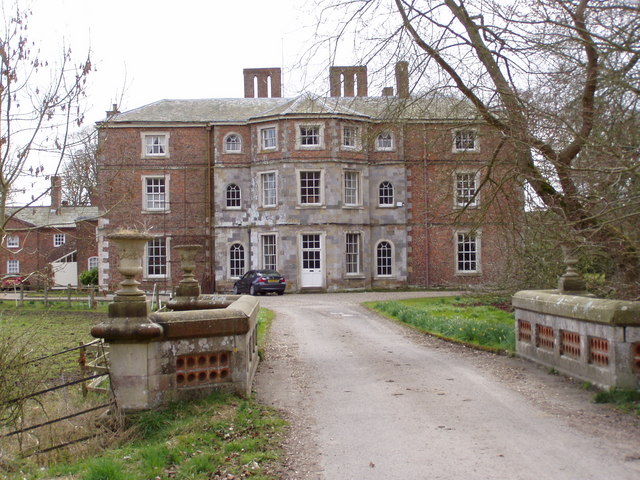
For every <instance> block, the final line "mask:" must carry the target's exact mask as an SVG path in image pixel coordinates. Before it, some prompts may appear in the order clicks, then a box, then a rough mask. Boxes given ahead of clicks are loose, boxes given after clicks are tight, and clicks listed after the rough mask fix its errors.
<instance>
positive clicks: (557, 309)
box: [513, 290, 640, 389]
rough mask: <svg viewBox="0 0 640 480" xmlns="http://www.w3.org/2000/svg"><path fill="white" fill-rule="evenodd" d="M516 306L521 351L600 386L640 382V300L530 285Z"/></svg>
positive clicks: (637, 384) (515, 298)
mask: <svg viewBox="0 0 640 480" xmlns="http://www.w3.org/2000/svg"><path fill="white" fill-rule="evenodd" d="M513 306H514V307H515V316H516V349H517V352H518V354H519V355H520V356H522V357H525V358H528V359H530V360H533V361H535V362H537V363H541V364H543V365H546V366H548V367H550V368H555V369H556V370H558V371H559V372H562V373H564V374H566V375H569V376H572V377H575V378H578V379H581V380H585V381H588V382H591V383H593V384H594V385H597V386H599V387H601V388H611V387H617V388H622V389H637V388H639V387H640V303H638V302H625V301H618V300H606V299H600V298H595V297H592V296H589V295H570V294H561V293H559V292H558V291H557V290H526V291H521V292H518V293H516V294H515V295H514V296H513Z"/></svg>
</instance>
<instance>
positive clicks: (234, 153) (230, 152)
mask: <svg viewBox="0 0 640 480" xmlns="http://www.w3.org/2000/svg"><path fill="white" fill-rule="evenodd" d="M222 153H224V154H225V155H242V150H240V151H237V150H230V151H227V150H225V151H224V152H222Z"/></svg>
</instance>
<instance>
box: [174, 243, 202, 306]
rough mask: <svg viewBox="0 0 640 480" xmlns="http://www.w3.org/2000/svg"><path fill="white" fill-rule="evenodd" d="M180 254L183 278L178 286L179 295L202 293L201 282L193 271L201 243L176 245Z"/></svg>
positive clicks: (177, 292) (188, 295)
mask: <svg viewBox="0 0 640 480" xmlns="http://www.w3.org/2000/svg"><path fill="white" fill-rule="evenodd" d="M174 249H175V250H177V252H178V255H180V265H181V266H182V271H183V274H182V280H180V283H179V284H178V286H177V287H176V296H178V297H197V296H199V295H200V284H199V283H198V280H196V277H195V275H194V274H193V271H194V270H195V269H196V255H197V254H198V252H199V251H200V250H201V249H202V247H201V246H200V245H178V246H176V247H174Z"/></svg>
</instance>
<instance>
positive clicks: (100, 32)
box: [3, 0, 326, 122]
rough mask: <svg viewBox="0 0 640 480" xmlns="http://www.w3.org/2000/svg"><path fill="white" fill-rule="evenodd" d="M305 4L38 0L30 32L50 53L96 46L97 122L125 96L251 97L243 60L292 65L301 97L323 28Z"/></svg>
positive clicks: (92, 88)
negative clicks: (317, 28) (307, 63)
mask: <svg viewBox="0 0 640 480" xmlns="http://www.w3.org/2000/svg"><path fill="white" fill-rule="evenodd" d="M5 1H11V0H3V2H5ZM303 3H304V2H300V1H294V0H236V1H224V0H179V1H177V0H174V1H170V0H108V1H97V0H31V4H32V11H33V17H32V19H31V21H30V31H31V34H32V35H33V36H36V37H40V38H42V41H43V42H44V43H43V45H42V48H43V49H47V51H48V50H49V49H53V48H54V47H57V51H59V50H60V48H62V45H63V42H64V44H66V45H70V46H71V48H72V51H73V55H74V57H75V58H78V59H79V60H80V59H83V58H84V57H85V55H86V52H87V51H88V50H89V49H91V58H92V63H93V65H94V67H96V71H95V72H93V73H91V75H90V76H89V86H88V93H89V100H88V107H89V115H88V117H87V120H88V121H90V122H94V121H97V120H100V119H102V118H103V116H104V112H105V111H106V110H107V109H109V107H110V106H111V104H112V103H114V102H116V101H118V103H120V101H119V99H120V98H122V107H123V108H124V109H131V108H135V107H139V106H141V105H145V104H148V103H151V102H154V101H156V100H160V99H163V98H210V97H242V96H243V83H242V69H243V68H259V67H283V68H284V74H283V77H284V78H283V81H284V84H285V86H284V88H285V95H294V94H295V93H296V92H297V91H298V90H299V89H300V88H302V86H303V85H302V84H301V82H302V81H304V79H303V78H302V77H303V75H304V72H303V69H302V68H295V65H296V62H297V61H298V60H299V58H300V56H301V55H302V52H303V50H304V48H305V47H308V46H309V45H310V44H311V42H312V38H311V37H312V34H313V28H311V27H313V16H311V15H308V14H305V13H304V12H302V11H300V10H298V9H299V8H301V5H303ZM325 64H326V62H325ZM294 68H295V71H293V72H292V70H294ZM325 68H326V67H325ZM292 73H293V75H291V74H292Z"/></svg>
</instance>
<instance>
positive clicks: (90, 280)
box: [80, 268, 98, 285]
mask: <svg viewBox="0 0 640 480" xmlns="http://www.w3.org/2000/svg"><path fill="white" fill-rule="evenodd" d="M80 283H82V284H83V285H98V269H97V268H92V269H91V270H85V271H84V272H82V273H81V274H80Z"/></svg>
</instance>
